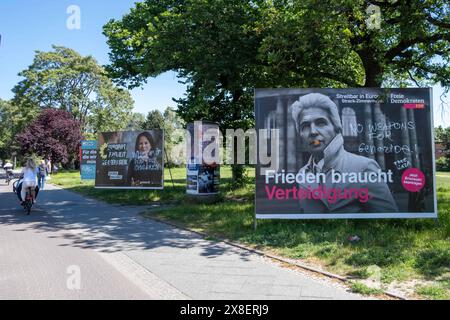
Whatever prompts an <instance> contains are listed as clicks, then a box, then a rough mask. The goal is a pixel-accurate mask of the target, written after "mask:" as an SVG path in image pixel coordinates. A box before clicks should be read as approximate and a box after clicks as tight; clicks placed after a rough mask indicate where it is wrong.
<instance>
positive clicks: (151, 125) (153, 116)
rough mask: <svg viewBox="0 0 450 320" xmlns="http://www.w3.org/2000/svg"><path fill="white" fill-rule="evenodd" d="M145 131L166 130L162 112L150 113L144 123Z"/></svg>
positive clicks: (154, 111)
mask: <svg viewBox="0 0 450 320" xmlns="http://www.w3.org/2000/svg"><path fill="white" fill-rule="evenodd" d="M143 129H146V130H150V129H164V116H163V115H162V113H161V111H159V110H153V111H150V112H149V113H148V114H147V117H146V118H145V121H144V123H143Z"/></svg>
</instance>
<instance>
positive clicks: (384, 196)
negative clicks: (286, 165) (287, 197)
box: [291, 93, 398, 213]
mask: <svg viewBox="0 0 450 320" xmlns="http://www.w3.org/2000/svg"><path fill="white" fill-rule="evenodd" d="M291 110H292V118H293V120H294V122H295V127H296V132H297V134H298V136H299V138H300V140H301V143H302V145H303V146H304V149H305V150H306V151H307V152H308V153H309V154H310V157H309V160H308V162H307V163H306V165H304V166H303V167H302V168H301V169H300V171H299V173H313V174H318V173H324V174H325V176H326V179H325V183H318V184H316V187H317V185H323V186H325V187H327V188H328V189H331V188H339V189H341V190H345V189H349V188H358V189H360V190H361V189H362V188H364V189H365V190H368V197H369V200H368V201H364V202H361V201H360V200H359V199H357V198H356V199H355V198H352V197H349V198H347V199H339V200H337V201H333V202H330V201H327V199H303V200H301V201H299V205H300V213H340V212H345V213H363V212H397V211H398V209H397V206H396V203H395V201H394V199H393V197H392V194H391V192H390V190H389V188H388V186H387V184H386V183H385V182H367V181H362V182H361V181H359V182H357V183H351V182H348V181H346V182H340V183H333V182H332V179H331V174H332V172H333V173H334V174H336V173H338V174H341V175H342V174H344V175H345V173H370V172H374V173H378V172H379V171H380V166H379V165H378V164H377V162H376V161H374V160H372V159H369V158H366V157H364V156H359V155H356V154H353V153H351V152H348V151H346V150H345V149H344V139H343V136H342V123H341V119H340V116H339V112H338V108H337V106H336V104H335V103H334V102H333V101H332V100H331V99H330V98H329V97H328V96H326V95H323V94H321V93H309V94H306V95H303V96H301V97H300V98H299V99H298V100H297V101H295V102H294V103H293V104H292V107H291ZM305 187H306V186H305V185H303V186H302V185H299V188H305ZM310 187H311V185H310ZM313 187H314V186H313Z"/></svg>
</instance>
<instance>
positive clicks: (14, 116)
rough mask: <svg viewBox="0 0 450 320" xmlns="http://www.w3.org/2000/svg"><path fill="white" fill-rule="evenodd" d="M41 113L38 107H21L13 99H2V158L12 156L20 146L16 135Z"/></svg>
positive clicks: (0, 155) (0, 133)
mask: <svg viewBox="0 0 450 320" xmlns="http://www.w3.org/2000/svg"><path fill="white" fill-rule="evenodd" d="M38 114H39V109H38V108H36V107H31V108H20V107H18V106H17V105H15V104H14V103H13V102H12V101H4V100H1V99H0V123H1V126H0V159H8V158H11V156H12V154H13V153H14V152H18V151H19V149H20V146H19V145H18V144H17V142H16V140H15V135H16V134H17V133H18V132H20V131H21V130H22V129H23V128H24V127H25V126H26V125H27V124H29V123H31V121H32V120H33V119H34V118H35V117H36V116H37V115H38Z"/></svg>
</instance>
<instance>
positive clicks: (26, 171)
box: [16, 158, 39, 204]
mask: <svg viewBox="0 0 450 320" xmlns="http://www.w3.org/2000/svg"><path fill="white" fill-rule="evenodd" d="M36 179H37V168H36V163H35V162H34V160H33V159H31V158H30V159H28V160H27V165H26V166H25V167H24V168H23V169H22V173H21V181H19V183H18V186H17V188H16V191H17V193H18V195H19V194H20V200H21V201H22V204H23V203H24V201H25V199H26V195H27V189H28V188H30V189H31V196H32V198H33V199H34V202H36V195H37V192H38V191H39V190H38V188H37V183H36V182H37V181H36Z"/></svg>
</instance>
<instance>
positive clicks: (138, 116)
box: [126, 112, 145, 131]
mask: <svg viewBox="0 0 450 320" xmlns="http://www.w3.org/2000/svg"><path fill="white" fill-rule="evenodd" d="M144 122H145V116H144V115H143V114H142V113H139V112H133V114H132V115H131V118H130V120H129V121H128V124H127V127H126V130H130V131H133V130H142V129H143V128H144Z"/></svg>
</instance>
